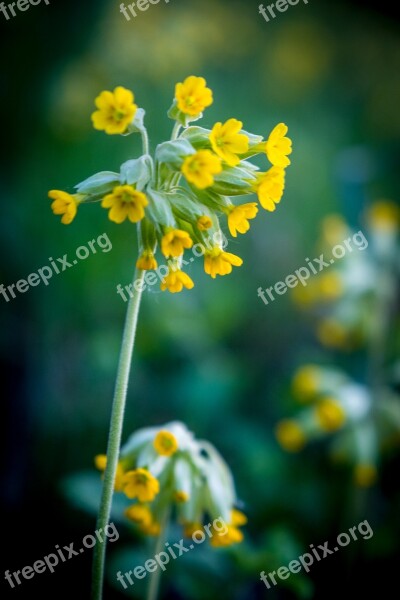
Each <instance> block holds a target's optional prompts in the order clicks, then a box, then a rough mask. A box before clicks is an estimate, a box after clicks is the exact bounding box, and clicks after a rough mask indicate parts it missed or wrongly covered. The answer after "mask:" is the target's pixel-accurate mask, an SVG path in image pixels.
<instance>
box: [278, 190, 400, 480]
mask: <svg viewBox="0 0 400 600" xmlns="http://www.w3.org/2000/svg"><path fill="white" fill-rule="evenodd" d="M365 217H366V219H365V221H366V226H367V228H368V234H367V237H368V240H369V244H368V250H367V251H366V252H363V253H359V252H352V253H348V254H347V255H346V256H345V257H344V258H343V259H342V260H341V261H339V262H337V263H335V266H334V267H331V269H332V270H331V271H330V272H329V273H322V274H321V275H317V276H316V277H315V278H314V280H312V281H310V282H308V286H307V287H306V288H303V289H301V290H300V291H299V290H295V292H296V293H295V294H294V299H295V301H296V302H297V304H299V305H300V306H301V308H302V309H306V310H308V311H310V312H311V313H312V315H313V317H314V319H315V322H316V330H317V337H318V339H319V341H320V342H321V343H322V344H323V345H324V346H326V347H328V348H330V349H333V350H335V351H336V352H338V351H345V352H347V353H348V354H349V353H350V352H352V353H357V354H358V355H359V356H360V358H361V360H362V364H363V365H364V368H363V372H364V373H363V377H360V374H359V373H357V377H352V376H350V375H349V374H348V373H346V372H345V371H344V370H342V369H340V368H338V367H336V366H330V365H328V364H325V365H322V364H307V365H303V366H301V367H300V368H299V369H298V370H297V372H296V373H295V375H294V378H293V382H292V391H293V395H294V396H295V398H296V399H297V401H298V402H299V403H300V404H302V405H303V408H302V409H301V410H300V412H298V414H297V415H296V416H295V417H294V418H290V419H284V420H282V421H280V422H279V423H278V424H277V427H276V436H277V439H278V441H279V443H280V445H281V446H282V447H283V448H284V449H286V450H287V451H290V452H297V451H299V450H301V449H302V448H303V447H304V446H305V444H306V443H307V442H309V441H312V440H316V439H320V438H329V440H330V442H331V444H330V448H331V455H332V457H333V458H334V459H335V460H344V461H347V462H348V463H350V464H351V465H352V468H353V476H354V481H355V483H356V484H357V485H359V486H362V487H367V486H369V485H372V484H373V483H374V482H375V480H376V478H377V469H378V465H379V459H380V455H381V453H382V451H383V450H385V449H387V448H388V447H391V446H393V445H396V444H399V442H400V398H399V396H398V395H397V394H396V392H395V389H396V385H398V384H399V381H400V370H399V366H400V365H399V363H398V362H397V363H396V360H397V361H398V358H397V359H396V349H394V350H393V349H392V345H391V339H392V338H393V340H394V344H396V340H398V338H399V331H398V327H399V324H398V322H396V320H395V319H394V316H395V302H396V297H397V296H396V291H397V288H398V281H399V275H400V261H399V258H400V252H399V239H398V233H399V229H400V210H399V208H398V207H397V206H396V205H395V204H394V203H392V202H389V201H380V202H376V203H374V204H373V205H371V207H370V208H369V209H368V211H367V212H366V215H365ZM352 233H353V232H352V230H351V228H350V227H349V226H348V225H347V224H346V223H345V221H344V220H343V219H342V218H341V217H339V216H330V217H328V218H327V219H325V221H324V223H323V227H322V242H321V249H326V248H327V247H328V246H332V245H333V244H336V243H338V242H340V241H343V240H344V239H346V237H348V236H349V235H351V234H352ZM358 370H359V369H358ZM333 434H335V435H333Z"/></svg>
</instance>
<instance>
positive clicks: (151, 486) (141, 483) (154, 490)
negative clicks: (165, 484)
mask: <svg viewBox="0 0 400 600" xmlns="http://www.w3.org/2000/svg"><path fill="white" fill-rule="evenodd" d="M123 487H124V493H125V495H126V496H127V497H128V498H131V499H132V498H138V500H139V502H151V501H152V500H154V498H155V497H156V496H157V494H158V492H159V491H160V484H159V482H158V480H157V479H156V478H155V477H153V475H152V474H151V473H150V471H148V470H147V469H135V470H133V471H128V472H127V473H125V475H124V478H123Z"/></svg>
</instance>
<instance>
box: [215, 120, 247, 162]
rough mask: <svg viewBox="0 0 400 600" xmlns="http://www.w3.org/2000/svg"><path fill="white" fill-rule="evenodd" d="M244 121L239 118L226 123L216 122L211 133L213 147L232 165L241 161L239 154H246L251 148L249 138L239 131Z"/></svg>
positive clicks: (216, 152)
mask: <svg viewBox="0 0 400 600" xmlns="http://www.w3.org/2000/svg"><path fill="white" fill-rule="evenodd" d="M242 127H243V123H242V122H241V121H238V120H237V119H228V121H226V123H224V124H222V123H216V124H215V125H214V127H213V128H212V131H211V133H210V136H209V137H210V142H211V146H212V149H213V150H214V152H215V154H217V155H218V156H219V157H220V158H222V160H224V161H225V162H226V163H227V164H228V165H229V166H230V167H235V166H236V165H238V164H239V163H240V158H239V157H238V156H237V155H238V154H244V153H245V152H247V150H248V149H249V138H248V137H247V135H245V134H244V133H239V131H240V130H241V129H242Z"/></svg>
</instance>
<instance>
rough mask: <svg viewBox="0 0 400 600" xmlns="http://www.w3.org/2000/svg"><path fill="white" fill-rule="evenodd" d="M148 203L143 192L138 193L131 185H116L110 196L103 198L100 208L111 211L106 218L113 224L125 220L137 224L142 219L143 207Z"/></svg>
mask: <svg viewBox="0 0 400 600" xmlns="http://www.w3.org/2000/svg"><path fill="white" fill-rule="evenodd" d="M148 203H149V202H148V200H147V198H146V196H145V194H143V192H139V191H138V190H136V189H135V188H134V187H133V186H131V185H118V186H117V187H115V188H114V190H113V192H112V194H108V195H107V196H105V197H104V198H103V200H102V202H101V206H102V207H103V208H110V209H111V210H110V212H109V213H108V218H109V219H110V221H114V223H122V222H123V221H125V219H129V220H130V221H131V222H132V223H138V222H139V221H141V220H142V219H143V217H144V207H145V206H147V205H148Z"/></svg>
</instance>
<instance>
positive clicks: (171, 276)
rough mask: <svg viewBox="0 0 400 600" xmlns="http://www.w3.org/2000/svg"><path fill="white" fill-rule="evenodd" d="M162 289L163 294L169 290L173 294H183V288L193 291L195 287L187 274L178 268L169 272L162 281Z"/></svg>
mask: <svg viewBox="0 0 400 600" xmlns="http://www.w3.org/2000/svg"><path fill="white" fill-rule="evenodd" d="M160 287H161V291H163V292H165V291H166V290H168V291H169V292H171V294H176V293H178V292H181V291H182V290H183V288H186V289H187V290H191V289H192V288H193V287H194V283H193V281H192V279H191V278H190V277H189V275H188V274H187V273H184V272H183V271H181V270H180V269H178V268H176V269H175V268H174V269H170V270H169V271H168V274H167V275H166V276H165V277H164V279H163V280H162V282H161V285H160Z"/></svg>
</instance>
